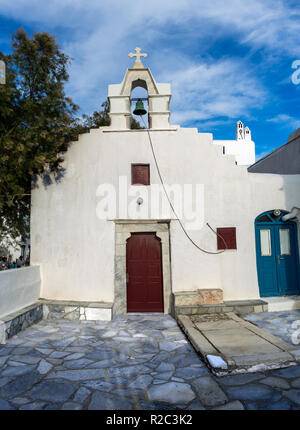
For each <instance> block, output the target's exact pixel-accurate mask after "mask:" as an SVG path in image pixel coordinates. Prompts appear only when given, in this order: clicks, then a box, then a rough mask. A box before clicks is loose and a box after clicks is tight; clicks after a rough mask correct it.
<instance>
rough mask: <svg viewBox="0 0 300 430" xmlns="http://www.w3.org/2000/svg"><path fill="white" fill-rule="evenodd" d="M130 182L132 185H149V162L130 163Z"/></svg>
mask: <svg viewBox="0 0 300 430" xmlns="http://www.w3.org/2000/svg"><path fill="white" fill-rule="evenodd" d="M131 184H132V185H150V166H149V164H132V165H131Z"/></svg>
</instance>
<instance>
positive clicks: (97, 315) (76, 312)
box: [39, 299, 113, 321]
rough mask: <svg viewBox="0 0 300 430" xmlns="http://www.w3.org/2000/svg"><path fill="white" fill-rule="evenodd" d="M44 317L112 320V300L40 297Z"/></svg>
mask: <svg viewBox="0 0 300 430" xmlns="http://www.w3.org/2000/svg"><path fill="white" fill-rule="evenodd" d="M39 302H40V303H42V304H43V314H44V319H68V320H81V321H111V319H112V309H113V303H112V302H77V301H66V300H46V299H40V300H39Z"/></svg>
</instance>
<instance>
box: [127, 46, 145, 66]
mask: <svg viewBox="0 0 300 430" xmlns="http://www.w3.org/2000/svg"><path fill="white" fill-rule="evenodd" d="M128 57H130V58H133V57H136V60H135V62H134V65H133V68H134V69H143V68H144V65H143V63H142V62H141V57H147V54H142V53H141V48H135V54H133V53H132V52H130V53H129V54H128Z"/></svg>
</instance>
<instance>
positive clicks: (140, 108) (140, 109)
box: [133, 99, 147, 116]
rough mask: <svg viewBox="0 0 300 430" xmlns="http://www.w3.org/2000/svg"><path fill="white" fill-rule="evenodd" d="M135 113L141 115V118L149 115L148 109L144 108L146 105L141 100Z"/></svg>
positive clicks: (137, 103) (136, 106)
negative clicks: (146, 114)
mask: <svg viewBox="0 0 300 430" xmlns="http://www.w3.org/2000/svg"><path fill="white" fill-rule="evenodd" d="M133 113H134V115H139V116H141V115H145V113H147V111H146V109H145V108H144V103H143V101H142V100H141V99H139V100H138V101H137V102H136V105H135V109H134V111H133Z"/></svg>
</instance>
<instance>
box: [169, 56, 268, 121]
mask: <svg viewBox="0 0 300 430" xmlns="http://www.w3.org/2000/svg"><path fill="white" fill-rule="evenodd" d="M183 65H184V67H181V70H176V71H174V72H172V71H170V72H169V73H168V74H167V73H166V74H165V76H164V75H163V76H162V78H165V79H169V81H170V82H171V85H172V93H173V106H174V109H175V112H174V113H173V115H172V122H173V123H174V122H175V123H176V122H179V123H182V124H184V123H189V122H193V121H200V120H208V119H211V118H214V117H227V118H239V117H245V116H249V112H250V111H251V109H253V108H257V107H258V106H260V107H262V106H263V105H264V103H265V102H266V100H267V97H268V95H267V92H266V90H265V89H264V88H263V87H262V85H261V84H260V82H259V80H258V79H257V78H256V77H255V75H254V74H253V73H251V71H250V70H249V69H247V68H246V67H245V65H244V64H243V62H242V61H240V60H229V59H225V60H219V61H216V62H210V63H206V64H205V63H201V64H193V63H190V64H188V60H186V59H184V60H183Z"/></svg>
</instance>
